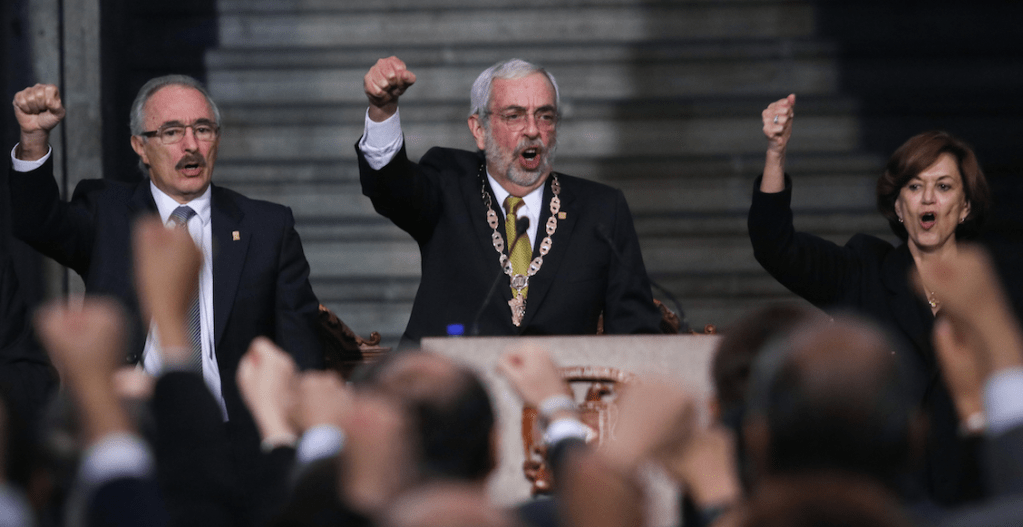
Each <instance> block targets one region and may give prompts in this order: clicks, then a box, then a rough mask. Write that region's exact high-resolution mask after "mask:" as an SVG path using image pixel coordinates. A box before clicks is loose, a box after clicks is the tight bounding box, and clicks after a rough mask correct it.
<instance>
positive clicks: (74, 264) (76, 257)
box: [8, 156, 94, 276]
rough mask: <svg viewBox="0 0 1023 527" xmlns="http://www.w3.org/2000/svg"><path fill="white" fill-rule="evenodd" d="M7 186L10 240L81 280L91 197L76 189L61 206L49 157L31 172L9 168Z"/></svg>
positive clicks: (86, 258) (88, 247)
mask: <svg viewBox="0 0 1023 527" xmlns="http://www.w3.org/2000/svg"><path fill="white" fill-rule="evenodd" d="M8 185H9V189H10V193H11V194H10V196H11V219H12V222H11V223H12V230H13V234H14V236H15V237H16V238H18V239H19V240H22V241H24V242H25V243H27V244H29V245H30V246H32V248H34V249H35V250H37V251H39V252H41V253H43V254H45V255H46V256H48V257H50V258H53V259H54V260H56V261H57V262H58V263H60V264H61V265H64V266H66V267H70V268H71V269H74V270H75V271H76V272H78V273H79V274H81V275H83V276H84V275H85V273H87V271H88V265H89V258H90V255H91V250H92V243H93V226H94V215H93V214H92V210H91V209H92V207H93V206H94V204H93V200H92V199H91V198H92V197H93V194H92V193H91V192H89V191H88V190H87V188H85V187H81V186H80V187H79V188H77V189H76V190H75V194H74V196H73V198H72V200H71V202H64V201H63V200H62V199H61V197H60V191H59V190H58V188H57V182H56V181H55V180H54V179H53V156H50V158H49V159H47V160H46V162H45V163H43V165H42V166H41V167H39V168H37V169H36V170H33V171H31V172H17V171H15V170H14V169H13V168H11V169H10V171H9V173H8ZM86 187H88V185H86Z"/></svg>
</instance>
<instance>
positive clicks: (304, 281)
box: [274, 208, 323, 369]
mask: <svg viewBox="0 0 1023 527" xmlns="http://www.w3.org/2000/svg"><path fill="white" fill-rule="evenodd" d="M286 210H287V213H286V214H287V218H286V221H285V225H284V232H283V239H282V242H281V251H280V255H279V260H278V262H277V292H276V300H275V306H274V309H275V310H276V317H275V319H276V326H277V327H276V335H277V344H278V345H280V346H281V347H282V348H283V349H285V350H288V352H289V353H291V356H292V357H293V358H294V359H295V363H296V364H297V365H298V367H299V368H302V369H308V368H323V345H322V343H321V342H320V340H319V337H318V333H317V332H316V331H317V329H316V324H317V320H318V316H319V300H317V298H316V295H315V294H314V293H313V289H312V286H311V285H310V283H309V262H308V261H306V257H305V251H304V250H303V249H302V240H301V239H300V238H299V236H298V232H297V231H295V217H294V215H293V214H292V212H291V209H290V208H289V209H286Z"/></svg>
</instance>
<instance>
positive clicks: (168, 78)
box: [130, 75, 223, 135]
mask: <svg viewBox="0 0 1023 527" xmlns="http://www.w3.org/2000/svg"><path fill="white" fill-rule="evenodd" d="M167 86H187V87H189V88H194V89H195V90H196V91H198V92H199V93H201V94H202V95H203V97H205V98H206V104H208V105H210V110H212V111H213V121H214V123H215V124H216V125H217V126H218V127H221V128H223V125H221V123H220V108H217V103H215V102H213V98H212V97H210V92H208V91H206V87H205V86H203V84H202V83H201V82H199V81H198V80H196V79H194V78H192V77H189V76H188V75H164V76H163V77H157V78H155V79H152V80H150V81H149V82H147V83H145V84H144V85H143V86H142V88H141V89H140V90H139V94H138V95H136V96H135V102H133V103H131V124H130V129H131V135H142V132H145V131H146V129H145V122H146V103H147V102H149V98H150V97H152V96H153V94H154V93H156V92H157V91H159V90H160V89H161V88H165V87H167Z"/></svg>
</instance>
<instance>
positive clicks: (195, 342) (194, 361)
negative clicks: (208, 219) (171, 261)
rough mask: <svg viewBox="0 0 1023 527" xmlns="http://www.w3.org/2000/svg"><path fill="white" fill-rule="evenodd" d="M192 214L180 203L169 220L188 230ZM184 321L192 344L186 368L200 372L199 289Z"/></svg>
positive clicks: (193, 212)
mask: <svg viewBox="0 0 1023 527" xmlns="http://www.w3.org/2000/svg"><path fill="white" fill-rule="evenodd" d="M192 216H195V211H194V210H192V207H189V206H187V205H182V206H180V207H178V208H176V209H174V212H172V213H171V215H170V219H169V222H170V223H171V224H173V225H174V227H175V228H178V229H184V230H185V231H186V232H187V231H188V220H189V219H191V217H192ZM185 323H186V325H187V327H186V328H185V331H186V332H187V333H188V342H189V343H190V344H191V345H192V355H191V358H190V359H189V361H188V364H187V368H188V369H189V370H191V371H197V372H200V373H202V344H201V341H200V339H201V337H202V322H201V321H200V320H199V289H198V287H197V288H196V290H195V297H193V299H192V303H191V304H190V305H189V306H188V314H187V315H186V317H185Z"/></svg>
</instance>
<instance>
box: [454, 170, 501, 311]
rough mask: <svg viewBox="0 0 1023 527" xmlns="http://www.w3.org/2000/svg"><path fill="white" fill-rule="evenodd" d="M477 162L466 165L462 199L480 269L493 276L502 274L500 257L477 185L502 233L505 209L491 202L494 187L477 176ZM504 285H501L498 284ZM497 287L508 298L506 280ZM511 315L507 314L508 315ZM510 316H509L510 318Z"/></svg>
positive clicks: (485, 179)
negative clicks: (485, 197) (482, 191)
mask: <svg viewBox="0 0 1023 527" xmlns="http://www.w3.org/2000/svg"><path fill="white" fill-rule="evenodd" d="M478 163H480V165H481V164H482V163H483V157H482V156H480V157H479V160H478ZM480 165H476V166H473V167H471V168H468V169H467V170H469V171H470V173H471V174H472V177H470V178H469V179H468V180H467V183H466V184H464V185H462V199H464V200H465V210H468V211H469V224H470V225H472V229H473V232H474V234H475V236H476V240H477V243H478V245H477V246H478V247H480V248H481V251H480V252H479V253H478V254H479V256H478V257H479V258H480V259H481V260H480V261H481V265H482V267H481V268H482V269H486V270H487V274H488V275H490V276H494V277H495V278H494V279H496V275H497V274H501V275H503V274H504V271H503V270H502V269H501V263H500V261H499V259H500V256H498V254H497V251H496V250H494V238H493V236H494V230H493V229H491V228H490V225H489V224H488V223H487V206H486V204H485V203H484V202H483V197H482V196H481V191H480V189H481V188H482V187H481V186H482V185H485V186H486V189H487V194H488V195H489V196H490V199H491V201H492V202H491V208H492V209H493V210H494V212H495V213H496V214H497V222H498V225H497V229H498V232H500V233H501V236H502V237H504V232H505V231H504V210H503V209H502V208H501V204H500V203H496V202H493V199H494V189H492V188H490V183H489V181H488V180H487V177H486V175H484V176H483V178H482V181H481V178H480V174H479V170H480ZM505 250H507V240H505ZM502 285H503V287H501V286H502ZM498 289H500V294H501V298H503V299H504V302H507V301H508V300H511V289H510V288H509V287H508V283H507V281H505V283H503V284H498ZM510 316H511V315H510V314H509V317H510ZM509 320H510V318H509Z"/></svg>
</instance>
